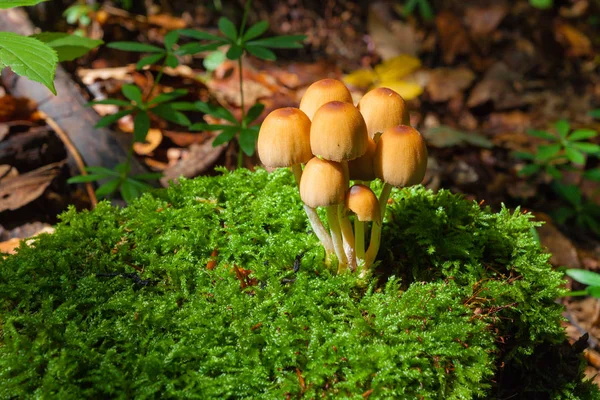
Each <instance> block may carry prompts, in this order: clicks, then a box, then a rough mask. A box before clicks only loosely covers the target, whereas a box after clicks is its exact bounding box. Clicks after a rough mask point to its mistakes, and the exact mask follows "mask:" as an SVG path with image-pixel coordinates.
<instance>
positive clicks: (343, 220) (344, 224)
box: [338, 204, 356, 271]
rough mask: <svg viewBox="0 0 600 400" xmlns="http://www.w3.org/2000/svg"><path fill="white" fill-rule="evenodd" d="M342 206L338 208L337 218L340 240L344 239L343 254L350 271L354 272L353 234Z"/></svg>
mask: <svg viewBox="0 0 600 400" xmlns="http://www.w3.org/2000/svg"><path fill="white" fill-rule="evenodd" d="M345 208H346V207H344V205H343V204H340V205H339V207H338V218H339V221H340V227H341V228H342V238H343V239H344V252H345V253H346V258H347V259H348V266H349V267H350V271H355V270H356V251H355V250H354V232H353V231H352V224H351V223H350V218H348V214H347V212H346V210H345Z"/></svg>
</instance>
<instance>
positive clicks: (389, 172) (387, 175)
mask: <svg viewBox="0 0 600 400" xmlns="http://www.w3.org/2000/svg"><path fill="white" fill-rule="evenodd" d="M373 165H374V169H375V175H376V176H377V177H378V178H379V179H381V180H382V181H383V182H384V185H383V189H382V191H381V195H380V197H379V207H380V209H381V219H383V216H384V214H385V208H386V205H387V200H388V198H389V196H390V192H391V190H392V187H394V186H396V187H407V186H412V185H417V184H419V183H421V181H422V180H423V178H424V177H425V171H426V170H427V146H426V144H425V139H423V136H422V135H421V134H420V133H419V131H417V130H416V129H414V128H412V127H410V126H407V125H398V126H393V127H391V128H388V129H386V130H385V131H384V132H383V134H382V135H381V138H380V139H379V141H378V142H377V148H376V149H375V158H374V163H373ZM380 239H381V223H379V224H377V223H375V224H374V225H373V229H372V230H371V242H370V244H369V249H368V250H367V254H366V257H365V265H366V266H367V268H368V266H369V265H370V263H372V262H373V261H374V260H375V256H376V255H377V252H378V251H379V244H380Z"/></svg>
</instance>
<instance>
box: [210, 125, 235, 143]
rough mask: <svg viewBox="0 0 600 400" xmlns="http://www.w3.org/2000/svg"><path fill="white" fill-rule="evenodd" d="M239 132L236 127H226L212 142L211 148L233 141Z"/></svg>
mask: <svg viewBox="0 0 600 400" xmlns="http://www.w3.org/2000/svg"><path fill="white" fill-rule="evenodd" d="M238 132H239V129H238V127H237V126H228V127H226V128H224V129H223V132H222V133H221V134H220V135H219V136H217V137H216V138H215V140H213V144H212V145H213V147H217V146H218V145H220V144H223V143H227V142H229V141H230V140H231V139H233V138H234V137H235V135H236V133H238Z"/></svg>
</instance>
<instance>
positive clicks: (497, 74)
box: [467, 62, 525, 110]
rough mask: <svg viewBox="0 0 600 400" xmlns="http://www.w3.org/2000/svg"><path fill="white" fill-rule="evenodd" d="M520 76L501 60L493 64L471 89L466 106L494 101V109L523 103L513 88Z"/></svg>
mask: <svg viewBox="0 0 600 400" xmlns="http://www.w3.org/2000/svg"><path fill="white" fill-rule="evenodd" d="M521 79H522V78H521V76H520V75H519V74H517V73H515V72H513V71H511V70H509V69H508V67H507V66H506V64H504V63H503V62H497V63H496V64H494V65H493V66H492V67H491V68H490V69H489V70H488V71H487V72H486V74H485V76H484V77H483V80H481V81H480V82H479V83H478V84H477V85H475V87H474V88H473V90H472V91H471V95H470V96H469V99H468V100H467V107H469V108H473V107H477V106H479V105H482V104H485V103H487V102H488V101H492V102H494V106H495V108H496V110H502V109H507V108H515V107H520V106H522V105H524V104H525V100H524V99H523V96H522V95H521V94H520V93H519V92H518V91H517V90H516V89H515V83H516V82H520V81H521Z"/></svg>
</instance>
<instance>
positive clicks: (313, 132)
mask: <svg viewBox="0 0 600 400" xmlns="http://www.w3.org/2000/svg"><path fill="white" fill-rule="evenodd" d="M368 140H369V135H368V134H367V126H366V125H365V120H364V119H363V117H362V115H361V114H360V111H358V109H357V108H356V107H354V105H352V104H350V103H343V102H341V101H332V102H329V103H326V104H324V105H322V106H321V107H320V108H319V109H318V110H317V112H316V113H315V115H314V117H313V121H312V124H311V127H310V148H311V150H312V152H313V154H314V155H316V156H320V157H323V158H325V159H327V160H331V161H338V162H341V161H348V160H353V159H355V158H357V157H360V156H362V155H363V154H365V152H366V151H367V146H368V144H369V142H368Z"/></svg>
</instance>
